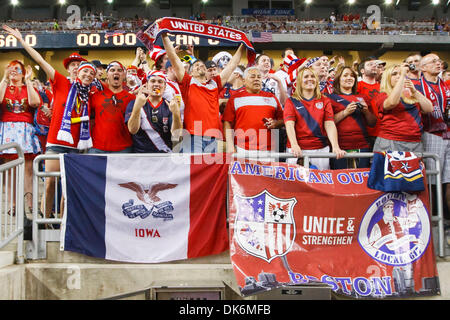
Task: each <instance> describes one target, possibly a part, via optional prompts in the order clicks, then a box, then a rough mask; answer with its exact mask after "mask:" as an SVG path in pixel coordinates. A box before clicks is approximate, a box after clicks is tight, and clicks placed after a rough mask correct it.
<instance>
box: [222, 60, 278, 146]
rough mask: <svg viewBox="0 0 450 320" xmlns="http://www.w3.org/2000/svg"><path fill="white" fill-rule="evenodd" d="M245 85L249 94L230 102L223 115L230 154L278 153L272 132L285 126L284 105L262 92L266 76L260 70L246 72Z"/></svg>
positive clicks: (245, 91)
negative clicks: (249, 151)
mask: <svg viewBox="0 0 450 320" xmlns="http://www.w3.org/2000/svg"><path fill="white" fill-rule="evenodd" d="M244 83H245V90H242V91H240V92H238V93H236V94H234V95H233V96H232V97H231V98H230V99H229V100H228V103H227V106H226V108H225V112H224V115H223V120H224V131H225V137H226V142H227V151H228V152H236V151H238V152H240V151H245V150H259V151H274V146H273V141H272V139H271V132H270V130H271V129H275V128H280V127H281V126H282V125H283V109H282V107H281V105H280V102H279V101H278V99H277V98H276V97H275V96H274V95H273V94H272V93H270V92H265V91H262V90H261V89H262V74H261V71H260V70H259V69H258V68H257V67H250V68H247V69H246V70H245V73H244ZM231 129H233V130H231ZM233 131H234V132H233ZM233 133H235V135H234V137H233ZM235 145H236V148H235Z"/></svg>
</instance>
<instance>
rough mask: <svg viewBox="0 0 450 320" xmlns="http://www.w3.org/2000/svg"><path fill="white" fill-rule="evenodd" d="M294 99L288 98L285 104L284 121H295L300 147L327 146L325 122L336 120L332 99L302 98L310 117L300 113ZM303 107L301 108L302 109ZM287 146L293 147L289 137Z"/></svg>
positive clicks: (312, 148)
mask: <svg viewBox="0 0 450 320" xmlns="http://www.w3.org/2000/svg"><path fill="white" fill-rule="evenodd" d="M292 99H293V98H289V99H288V100H286V103H285V105H284V122H285V123H286V122H287V121H295V134H296V137H297V142H298V144H299V146H300V148H302V149H305V150H315V149H321V148H324V147H326V146H327V145H328V139H327V134H326V131H325V126H324V123H325V121H334V114H333V108H332V107H331V102H330V99H328V98H326V97H322V98H320V99H311V100H302V101H301V102H302V104H303V108H305V109H306V110H304V111H307V113H306V114H309V117H304V116H303V115H300V113H299V111H297V109H296V107H295V105H294V103H293V102H292ZM303 108H300V110H301V109H303ZM301 111H303V110H301ZM287 147H288V148H290V147H291V143H290V141H289V139H288V142H287Z"/></svg>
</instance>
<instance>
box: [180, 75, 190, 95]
mask: <svg viewBox="0 0 450 320" xmlns="http://www.w3.org/2000/svg"><path fill="white" fill-rule="evenodd" d="M191 78H192V77H191V76H190V75H189V74H188V73H187V72H185V73H184V77H183V80H181V82H178V84H179V85H180V91H181V95H182V96H183V97H185V96H186V95H187V93H188V91H189V84H190V83H191Z"/></svg>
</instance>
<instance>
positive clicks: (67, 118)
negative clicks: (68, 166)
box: [3, 25, 96, 218]
mask: <svg viewBox="0 0 450 320" xmlns="http://www.w3.org/2000/svg"><path fill="white" fill-rule="evenodd" d="M3 30H4V31H6V32H7V33H8V34H9V35H12V36H13V37H15V38H16V39H17V40H18V41H19V42H20V44H21V45H22V47H23V48H24V49H25V51H26V52H27V53H28V54H29V55H30V56H31V58H32V59H33V60H34V61H36V62H37V63H38V64H39V66H40V67H41V69H42V70H43V71H44V72H45V74H46V76H47V79H48V80H49V81H50V82H51V84H52V88H53V109H52V120H51V123H50V128H49V133H48V136H47V150H46V153H47V154H50V153H52V154H58V153H79V152H80V151H81V150H83V149H88V148H90V147H91V146H92V139H91V138H90V129H89V105H88V103H89V96H90V95H91V94H92V93H93V92H94V91H95V87H93V86H91V84H92V82H93V80H94V79H95V74H96V68H95V66H94V65H92V64H91V63H88V62H86V59H84V58H82V57H81V56H79V55H78V54H72V55H71V56H69V57H68V58H67V59H65V63H64V67H65V68H66V70H67V71H68V72H69V74H70V75H71V79H70V80H69V79H67V77H65V76H64V75H62V74H61V73H59V72H58V71H56V70H55V68H53V67H52V66H51V65H50V64H49V63H48V62H47V61H45V59H44V58H43V57H42V56H41V55H40V54H39V52H37V51H36V50H35V49H33V48H32V47H31V46H30V45H29V44H28V43H27V42H26V41H25V40H24V38H23V37H22V34H21V33H20V31H19V30H17V29H12V28H11V27H8V26H6V25H4V26H3ZM80 62H81V63H80ZM75 74H76V77H77V79H74V78H75ZM45 170H46V172H54V171H59V170H60V167H59V160H46V161H45ZM45 191H46V192H45V193H44V194H43V196H45V198H43V199H42V201H41V211H42V212H44V214H45V217H46V218H48V217H50V215H51V214H52V204H53V197H54V195H55V178H54V177H49V178H47V179H46V181H45ZM61 203H62V202H61ZM44 207H45V210H44ZM61 211H62V210H61Z"/></svg>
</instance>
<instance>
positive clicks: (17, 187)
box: [0, 143, 25, 264]
mask: <svg viewBox="0 0 450 320" xmlns="http://www.w3.org/2000/svg"><path fill="white" fill-rule="evenodd" d="M8 149H15V150H16V153H17V156H18V158H17V159H14V160H11V161H9V162H6V163H3V164H1V165H0V249H2V248H4V247H5V246H6V245H8V244H9V243H11V242H12V241H13V240H17V263H20V264H21V263H24V254H23V252H24V250H23V243H24V241H23V240H24V239H23V233H24V179H25V156H24V153H23V151H22V149H21V148H20V146H19V145H18V144H17V143H7V144H3V145H0V152H3V151H4V150H8Z"/></svg>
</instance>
